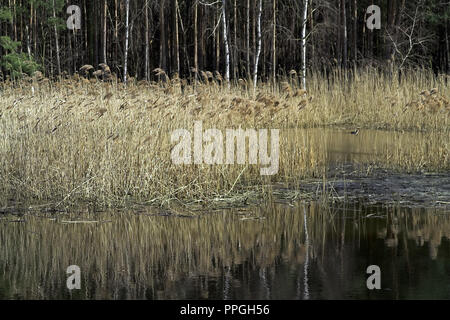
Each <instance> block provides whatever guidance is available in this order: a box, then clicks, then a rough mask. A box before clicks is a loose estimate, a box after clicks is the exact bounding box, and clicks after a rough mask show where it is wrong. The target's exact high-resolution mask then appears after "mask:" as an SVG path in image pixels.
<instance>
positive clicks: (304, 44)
mask: <svg viewBox="0 0 450 320" xmlns="http://www.w3.org/2000/svg"><path fill="white" fill-rule="evenodd" d="M308 1H309V0H304V4H303V20H302V39H301V41H302V42H301V49H302V87H303V89H304V90H306V24H307V18H308Z"/></svg>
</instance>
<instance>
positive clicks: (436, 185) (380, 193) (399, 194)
mask: <svg viewBox="0 0 450 320" xmlns="http://www.w3.org/2000/svg"><path fill="white" fill-rule="evenodd" d="M353 169H354V168H353V167H352V166H348V167H341V168H340V172H338V171H337V170H333V172H331V173H330V176H328V177H327V179H326V181H325V183H324V181H323V180H312V181H307V182H305V183H303V184H302V185H301V189H302V193H307V194H309V195H310V196H311V197H312V198H314V199H315V200H319V199H324V198H329V199H331V200H334V201H358V202H361V203H364V204H367V205H373V204H384V205H392V204H399V205H401V206H402V207H410V208H439V209H444V210H445V211H447V210H448V211H449V212H450V174H449V173H426V172H425V173H420V174H417V173H415V174H408V173H398V172H394V171H388V170H383V169H376V170H373V171H372V172H370V173H369V174H362V173H361V170H353Z"/></svg>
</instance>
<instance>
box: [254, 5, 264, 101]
mask: <svg viewBox="0 0 450 320" xmlns="http://www.w3.org/2000/svg"><path fill="white" fill-rule="evenodd" d="M262 2H263V0H259V6H258V13H257V23H256V24H257V33H258V48H257V49H256V55H255V66H254V67H253V70H254V72H253V89H254V91H255V92H256V85H257V83H258V64H259V55H260V54H261V42H262V37H261V15H262Z"/></svg>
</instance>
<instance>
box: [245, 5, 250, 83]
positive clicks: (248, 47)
mask: <svg viewBox="0 0 450 320" xmlns="http://www.w3.org/2000/svg"><path fill="white" fill-rule="evenodd" d="M246 44H247V78H249V79H250V75H251V72H250V0H247V43H246Z"/></svg>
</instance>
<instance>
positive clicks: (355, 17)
mask: <svg viewBox="0 0 450 320" xmlns="http://www.w3.org/2000/svg"><path fill="white" fill-rule="evenodd" d="M357 60H358V0H353V63H354V65H355V66H356V61H357Z"/></svg>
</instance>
